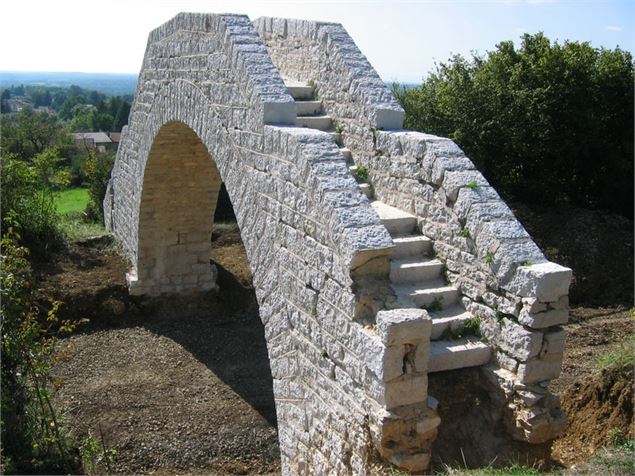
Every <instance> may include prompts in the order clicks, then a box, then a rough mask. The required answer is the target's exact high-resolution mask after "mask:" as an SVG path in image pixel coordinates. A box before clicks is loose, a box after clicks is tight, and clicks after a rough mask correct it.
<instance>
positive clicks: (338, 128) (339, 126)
mask: <svg viewBox="0 0 635 476" xmlns="http://www.w3.org/2000/svg"><path fill="white" fill-rule="evenodd" d="M335 132H337V133H338V134H341V133H342V132H344V125H343V124H339V123H338V124H335Z"/></svg>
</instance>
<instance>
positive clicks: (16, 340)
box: [0, 228, 77, 474]
mask: <svg viewBox="0 0 635 476" xmlns="http://www.w3.org/2000/svg"><path fill="white" fill-rule="evenodd" d="M1 244H2V255H1V257H0V297H1V302H2V372H1V375H2V392H1V398H0V416H1V441H2V467H0V472H2V474H7V473H19V474H24V473H31V472H43V473H51V472H59V471H65V472H67V473H69V474H72V473H74V471H73V468H74V467H77V460H76V457H75V455H73V454H72V453H74V451H72V450H71V446H70V444H69V442H68V441H67V439H66V438H65V435H64V433H63V431H62V429H61V427H60V419H59V417H58V415H57V413H56V411H55V409H54V407H53V405H52V403H51V399H50V397H49V392H48V385H49V383H50V361H51V355H52V353H53V351H54V350H55V344H56V336H57V334H58V333H60V332H70V331H72V330H73V328H74V325H73V324H72V323H71V322H69V321H63V322H59V321H58V319H57V314H56V313H57V309H58V307H59V305H60V303H57V302H53V301H51V305H50V309H48V310H46V309H40V307H39V306H38V305H37V304H36V302H35V297H34V294H33V288H34V286H33V277H32V275H31V268H30V264H29V262H28V251H27V249H26V248H24V247H21V246H19V245H18V243H17V241H16V240H15V235H14V234H13V229H11V228H9V229H8V230H7V232H6V233H5V235H4V237H3V239H2V243H1Z"/></svg>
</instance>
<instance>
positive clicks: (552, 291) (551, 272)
mask: <svg viewBox="0 0 635 476" xmlns="http://www.w3.org/2000/svg"><path fill="white" fill-rule="evenodd" d="M571 277H572V271H571V269H569V268H565V267H564V266H560V265H559V264H556V263H551V262H546V263H538V264H532V265H530V266H519V267H518V268H517V269H516V272H515V274H514V276H513V277H512V279H510V280H509V282H507V283H505V284H503V285H502V286H501V287H502V288H503V289H505V290H506V291H509V292H511V293H515V294H517V295H519V296H522V297H535V298H537V299H538V300H539V301H541V302H554V301H558V300H559V299H560V298H561V297H562V296H566V295H568V294H569V284H570V283H571Z"/></svg>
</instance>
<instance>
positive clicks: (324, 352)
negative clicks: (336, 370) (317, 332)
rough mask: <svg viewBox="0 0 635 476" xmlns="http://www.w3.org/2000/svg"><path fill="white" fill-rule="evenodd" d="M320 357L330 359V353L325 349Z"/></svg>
mask: <svg viewBox="0 0 635 476" xmlns="http://www.w3.org/2000/svg"><path fill="white" fill-rule="evenodd" d="M320 356H321V357H322V358H323V359H328V358H329V353H328V352H327V351H326V350H325V349H322V352H320Z"/></svg>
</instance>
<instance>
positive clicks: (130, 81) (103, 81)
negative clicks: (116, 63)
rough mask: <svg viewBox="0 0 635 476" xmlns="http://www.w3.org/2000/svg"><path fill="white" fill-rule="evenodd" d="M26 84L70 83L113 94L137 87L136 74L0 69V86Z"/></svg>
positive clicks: (66, 85)
mask: <svg viewBox="0 0 635 476" xmlns="http://www.w3.org/2000/svg"><path fill="white" fill-rule="evenodd" d="M21 84H24V85H25V86H27V85H42V86H61V87H69V86H72V85H76V86H79V87H81V88H84V89H93V90H95V91H99V92H102V93H104V94H109V95H113V96H118V95H125V94H134V92H135V89H136V88H137V75H136V74H117V73H62V72H32V71H0V88H5V87H10V86H19V85H21Z"/></svg>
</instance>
